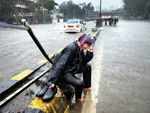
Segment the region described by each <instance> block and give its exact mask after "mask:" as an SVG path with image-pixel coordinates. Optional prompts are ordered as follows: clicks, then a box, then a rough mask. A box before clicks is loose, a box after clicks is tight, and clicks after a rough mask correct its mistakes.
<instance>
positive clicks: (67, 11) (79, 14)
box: [59, 1, 94, 19]
mask: <svg viewBox="0 0 150 113" xmlns="http://www.w3.org/2000/svg"><path fill="white" fill-rule="evenodd" d="M59 9H60V12H61V13H63V14H64V17H65V18H80V19H83V18H85V16H86V13H87V11H94V7H93V5H92V4H91V3H88V4H86V3H82V4H80V5H77V4H75V3H73V2H72V1H68V2H63V3H62V4H61V5H60V7H59Z"/></svg>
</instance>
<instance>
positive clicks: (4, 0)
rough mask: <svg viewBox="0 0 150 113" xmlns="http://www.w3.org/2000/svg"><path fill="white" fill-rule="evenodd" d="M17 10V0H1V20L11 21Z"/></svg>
mask: <svg viewBox="0 0 150 113" xmlns="http://www.w3.org/2000/svg"><path fill="white" fill-rule="evenodd" d="M14 12H15V0H0V20H1V21H11V20H12V19H13V14H14Z"/></svg>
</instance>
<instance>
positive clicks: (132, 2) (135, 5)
mask: <svg viewBox="0 0 150 113" xmlns="http://www.w3.org/2000/svg"><path fill="white" fill-rule="evenodd" d="M148 1H149V0H124V8H125V10H126V12H127V14H128V15H131V16H135V17H137V16H142V17H144V16H145V13H146V12H145V11H146V10H147V9H146V7H148V6H147V3H148Z"/></svg>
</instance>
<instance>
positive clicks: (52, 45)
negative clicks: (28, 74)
mask: <svg viewBox="0 0 150 113" xmlns="http://www.w3.org/2000/svg"><path fill="white" fill-rule="evenodd" d="M31 27H32V28H33V31H34V33H35V35H36V36H37V38H38V39H39V41H40V42H41V44H42V45H43V47H44V49H45V50H46V52H47V53H48V54H49V55H52V54H53V53H55V52H57V51H58V50H59V49H61V48H62V47H64V46H66V45H67V44H68V43H69V42H72V41H73V40H75V39H76V38H77V37H78V36H79V35H80V33H77V34H67V33H64V32H63V23H60V24H47V25H32V26H31ZM42 59H44V58H43V56H42V55H41V53H40V51H39V50H38V48H37V47H36V45H35V44H34V42H33V41H32V39H31V37H30V36H29V34H28V33H27V31H23V30H16V29H9V28H7V29H6V28H0V64H1V65H0V81H7V80H9V79H11V77H12V76H14V75H15V74H17V73H19V72H21V71H23V70H26V69H32V70H33V69H35V68H36V67H37V66H39V65H41V63H42V61H43V60H42Z"/></svg>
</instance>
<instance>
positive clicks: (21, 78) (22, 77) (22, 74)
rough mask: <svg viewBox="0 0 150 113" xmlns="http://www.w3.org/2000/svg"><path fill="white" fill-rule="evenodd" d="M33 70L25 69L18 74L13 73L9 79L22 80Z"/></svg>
mask: <svg viewBox="0 0 150 113" xmlns="http://www.w3.org/2000/svg"><path fill="white" fill-rule="evenodd" d="M32 72H33V71H32V70H31V69H26V70H24V71H22V72H20V73H19V74H16V75H14V76H13V77H12V78H11V80H17V81H20V80H23V79H24V78H25V77H27V76H28V75H29V74H31V73H32Z"/></svg>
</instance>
